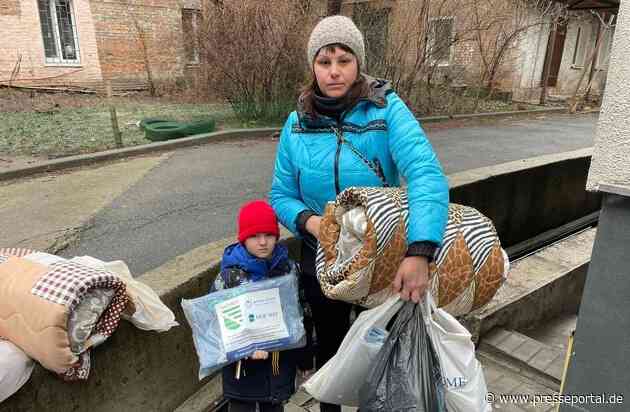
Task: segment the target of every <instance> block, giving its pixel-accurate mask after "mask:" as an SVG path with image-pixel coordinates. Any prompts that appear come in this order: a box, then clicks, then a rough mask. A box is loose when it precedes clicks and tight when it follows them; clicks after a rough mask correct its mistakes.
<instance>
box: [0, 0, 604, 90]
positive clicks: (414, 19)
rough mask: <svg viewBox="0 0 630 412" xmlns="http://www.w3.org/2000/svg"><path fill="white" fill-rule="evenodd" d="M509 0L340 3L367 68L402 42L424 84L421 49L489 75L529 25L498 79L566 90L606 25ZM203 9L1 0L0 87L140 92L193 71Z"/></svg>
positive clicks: (465, 72) (594, 73) (100, 0)
mask: <svg viewBox="0 0 630 412" xmlns="http://www.w3.org/2000/svg"><path fill="white" fill-rule="evenodd" d="M317 2H319V3H320V4H319V5H320V6H322V7H319V8H316V9H315V10H322V11H323V10H325V7H323V6H325V3H326V2H325V1H324V0H316V3H317ZM514 4H516V2H513V1H511V0H492V1H489V2H483V3H481V2H469V1H464V0H435V1H433V0H345V1H344V2H343V3H342V13H343V14H345V15H348V16H351V17H353V19H354V20H355V21H357V24H358V25H359V27H360V28H361V29H362V30H363V31H364V33H365V37H366V42H367V48H368V50H367V52H368V66H372V67H368V68H367V69H368V71H372V72H379V70H378V68H375V67H374V64H373V63H374V62H375V61H378V60H379V59H382V58H383V57H384V55H385V54H386V53H390V54H392V53H394V54H395V53H397V52H400V50H402V47H401V45H405V46H404V47H406V48H405V52H404V56H398V60H396V65H397V66H398V68H400V67H407V68H410V69H409V70H411V72H412V73H413V72H414V70H415V72H417V73H418V74H417V76H418V78H419V79H420V80H421V81H423V79H422V77H423V76H424V77H425V78H426V66H427V64H426V63H425V66H424V68H423V69H422V70H420V69H416V66H414V65H417V62H418V61H419V60H421V59H422V58H423V56H424V57H426V56H427V53H428V55H429V56H430V57H428V58H429V59H431V62H430V63H431V64H429V65H430V66H434V69H431V70H433V72H432V79H431V81H433V82H437V83H440V82H442V83H443V82H449V83H450V84H452V85H453V86H455V87H467V86H477V85H480V84H481V85H484V82H487V83H488V82H490V81H488V79H487V77H488V76H487V75H486V78H485V80H484V75H483V70H484V68H487V67H489V62H491V61H492V59H493V58H495V57H496V55H497V53H498V49H497V46H496V45H497V42H498V43H499V44H501V41H502V40H503V39H502V37H501V36H506V35H507V36H509V35H510V34H511V33H513V31H514V30H513V29H514V28H511V27H510V24H519V25H522V26H527V27H528V28H527V30H525V31H523V32H522V33H519V34H518V35H517V36H514V38H510V41H509V44H508V45H507V47H505V50H504V52H503V54H502V56H501V63H500V64H498V65H495V66H496V67H494V73H493V75H492V81H491V83H492V85H493V87H496V88H499V89H502V90H505V91H509V92H512V93H513V95H514V97H515V99H516V100H522V101H533V102H535V101H537V99H538V98H539V96H540V93H541V90H542V83H543V77H544V75H545V72H544V67H545V64H551V65H552V66H553V67H552V68H551V70H550V71H551V72H552V79H551V80H549V79H548V81H547V85H548V90H549V93H551V94H557V95H570V94H571V93H572V91H573V90H574V89H575V87H576V85H577V82H578V80H579V78H580V77H581V74H582V71H583V69H584V67H585V66H586V65H587V63H588V62H587V59H588V56H589V55H590V51H592V50H593V49H594V47H595V39H596V38H597V34H598V32H599V31H600V30H601V25H600V24H599V22H598V20H597V18H596V17H593V16H591V15H590V13H588V12H587V11H574V12H572V13H571V14H570V15H569V18H568V19H567V21H566V22H565V24H564V26H563V27H562V28H561V29H558V30H557V31H552V30H551V27H552V25H551V24H550V23H549V21H544V20H541V19H540V17H539V16H536V14H535V13H534V12H533V11H532V12H531V13H530V12H527V13H530V14H529V15H527V14H525V12H524V11H523V10H517V9H516V6H514ZM520 4H522V3H520ZM473 7H474V8H473ZM316 13H317V12H316ZM201 15H202V13H201V0H184V1H182V0H137V1H134V2H129V3H123V2H117V1H111V0H38V1H27V0H0V39H2V41H1V42H0V84H1V83H4V84H7V83H9V82H11V83H12V84H16V85H39V86H52V85H61V86H64V87H71V86H78V87H88V88H95V89H98V88H99V87H102V85H103V84H104V82H105V81H111V82H112V84H113V85H114V87H118V88H143V87H146V85H147V81H148V79H149V77H151V78H152V79H153V80H154V82H155V83H158V84H159V82H162V81H167V82H174V81H176V80H177V79H180V78H184V77H188V78H190V77H195V74H196V73H197V71H198V69H199V61H200V56H199V54H198V44H197V43H196V42H197V41H198V40H195V38H196V32H197V26H198V25H199V23H200V19H201ZM517 20H518V22H517V23H514V22H515V21H517ZM479 27H483V30H477V28H479ZM556 32H557V33H556ZM558 33H559V34H558ZM560 34H561V35H562V36H563V37H562V39H561V40H562V41H561V42H559V40H558V36H559V35H560ZM603 41H604V44H603V46H602V48H601V51H600V53H599V55H598V56H597V59H596V61H597V63H596V65H595V68H594V69H593V70H591V71H590V72H589V73H588V76H587V79H588V78H593V82H592V91H593V92H594V93H596V94H597V93H600V92H601V91H602V90H603V88H604V85H605V81H606V72H607V55H608V51H609V49H610V44H611V43H612V33H608V34H607V35H606V36H604V40H603ZM552 42H556V44H558V45H559V47H560V48H561V50H560V51H558V50H556V51H555V57H554V59H552V60H553V62H551V61H550V60H549V59H548V56H547V54H548V49H549V46H550V44H551V43H552ZM370 62H372V64H371V63H370ZM409 70H408V71H409ZM586 84H587V81H584V82H583V84H582V86H583V87H585V86H586Z"/></svg>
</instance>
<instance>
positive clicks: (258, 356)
mask: <svg viewBox="0 0 630 412" xmlns="http://www.w3.org/2000/svg"><path fill="white" fill-rule="evenodd" d="M268 357H269V352H265V351H264V350H257V351H255V352H254V353H252V356H250V359H253V360H265V359H267V358H268Z"/></svg>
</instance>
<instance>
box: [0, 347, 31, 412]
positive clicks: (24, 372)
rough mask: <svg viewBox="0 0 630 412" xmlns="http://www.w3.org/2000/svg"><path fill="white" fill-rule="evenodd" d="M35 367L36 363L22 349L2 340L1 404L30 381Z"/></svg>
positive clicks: (0, 349) (0, 355) (0, 369)
mask: <svg viewBox="0 0 630 412" xmlns="http://www.w3.org/2000/svg"><path fill="white" fill-rule="evenodd" d="M34 365H35V362H33V360H32V359H31V358H29V357H28V356H27V355H26V354H25V353H24V352H23V351H22V350H21V349H20V348H18V347H17V346H15V345H14V344H12V343H11V342H9V341H8V340H3V339H2V338H0V402H2V401H4V400H5V399H7V398H8V397H9V396H11V395H13V394H14V393H15V392H17V391H18V389H20V388H21V387H22V385H24V384H25V383H26V382H27V381H28V379H29V378H30V377H31V373H32V372H33V366H34Z"/></svg>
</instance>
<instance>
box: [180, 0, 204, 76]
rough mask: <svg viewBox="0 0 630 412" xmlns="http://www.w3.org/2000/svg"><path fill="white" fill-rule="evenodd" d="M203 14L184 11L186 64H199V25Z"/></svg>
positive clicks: (194, 11)
mask: <svg viewBox="0 0 630 412" xmlns="http://www.w3.org/2000/svg"><path fill="white" fill-rule="evenodd" d="M200 23H201V12H200V11H199V10H196V9H182V32H183V35H184V36H183V37H184V51H185V53H186V63H188V64H199V24H200Z"/></svg>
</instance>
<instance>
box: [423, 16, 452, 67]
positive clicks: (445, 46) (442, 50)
mask: <svg viewBox="0 0 630 412" xmlns="http://www.w3.org/2000/svg"><path fill="white" fill-rule="evenodd" d="M454 26H455V25H454V18H453V17H436V18H432V19H431V20H429V33H428V34H429V41H428V47H427V49H428V52H429V57H430V61H431V62H432V63H433V64H437V65H440V66H446V65H448V64H450V62H451V49H452V43H453V29H454Z"/></svg>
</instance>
